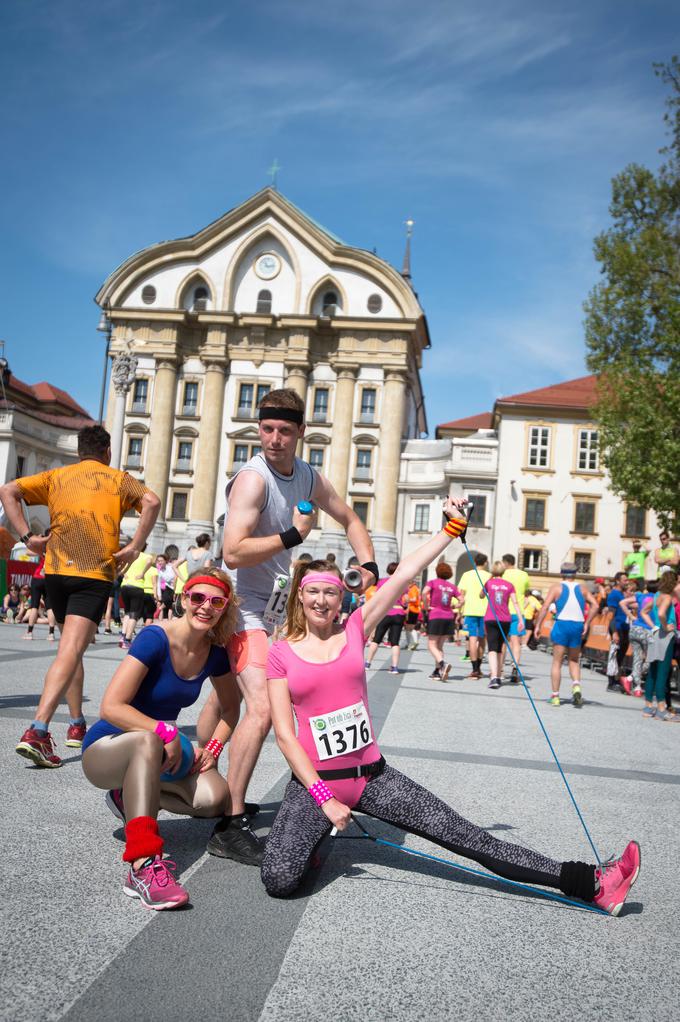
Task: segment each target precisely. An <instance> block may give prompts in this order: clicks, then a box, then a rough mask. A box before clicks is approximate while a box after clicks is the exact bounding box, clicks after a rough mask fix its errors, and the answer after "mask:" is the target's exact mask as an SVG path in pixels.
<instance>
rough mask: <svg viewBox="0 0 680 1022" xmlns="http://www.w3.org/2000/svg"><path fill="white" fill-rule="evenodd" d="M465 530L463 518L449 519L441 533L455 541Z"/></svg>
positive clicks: (465, 524)
mask: <svg viewBox="0 0 680 1022" xmlns="http://www.w3.org/2000/svg"><path fill="white" fill-rule="evenodd" d="M466 528H467V522H466V521H465V519H464V518H449V520H448V522H447V523H446V525H445V526H444V529H443V531H444V532H445V533H446V535H447V536H451V538H452V539H456V538H457V537H458V536H461V535H462V534H463V533H464V532H465V530H466Z"/></svg>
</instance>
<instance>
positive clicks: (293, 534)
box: [279, 525, 302, 550]
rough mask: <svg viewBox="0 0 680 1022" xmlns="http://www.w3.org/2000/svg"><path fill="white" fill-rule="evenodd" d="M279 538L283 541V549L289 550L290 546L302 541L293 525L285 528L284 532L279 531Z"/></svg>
mask: <svg viewBox="0 0 680 1022" xmlns="http://www.w3.org/2000/svg"><path fill="white" fill-rule="evenodd" d="M279 538H280V539H281V542H282V543H283V548H284V550H290V548H291V547H294V546H299V545H300V543H302V536H301V535H300V533H299V532H298V530H297V529H296V528H295V526H294V525H293V526H291V528H290V529H286V531H285V532H280V533H279Z"/></svg>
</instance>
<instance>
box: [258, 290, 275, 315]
mask: <svg viewBox="0 0 680 1022" xmlns="http://www.w3.org/2000/svg"><path fill="white" fill-rule="evenodd" d="M255 311H256V312H262V313H266V314H267V315H268V314H269V313H270V312H271V311H272V293H271V291H267V290H266V288H265V289H263V290H262V291H259V292H258V295H257V308H256V309H255Z"/></svg>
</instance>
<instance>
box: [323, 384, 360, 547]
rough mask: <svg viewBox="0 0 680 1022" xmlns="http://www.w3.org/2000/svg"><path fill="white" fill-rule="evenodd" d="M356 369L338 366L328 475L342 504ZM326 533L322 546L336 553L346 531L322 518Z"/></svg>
mask: <svg viewBox="0 0 680 1022" xmlns="http://www.w3.org/2000/svg"><path fill="white" fill-rule="evenodd" d="M357 369H358V367H357V366H354V365H350V366H339V365H336V366H335V371H336V382H335V396H334V399H333V431H332V433H331V449H330V458H329V462H328V465H327V467H326V473H325V474H326V475H327V476H328V479H329V480H330V482H331V483H332V485H333V488H334V489H335V490H336V491H337V493H338V495H339V496H340V498H341V500H345V501H346V500H347V475H348V469H349V456H350V451H351V448H352V414H353V411H354V386H355V383H356V378H357ZM320 524H321V527H322V529H323V533H322V536H321V542H322V544H324V545H325V546H326V549H327V550H334V549H336V548H337V546H338V543H339V542H341V537H344V531H343V530H342V529H340V527H339V526H338V525H337V524H336V522H335V521H334V520H333V519H332V518H329V516H328V515H325V514H324V515H322V516H321V523H320Z"/></svg>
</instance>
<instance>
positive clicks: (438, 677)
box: [429, 667, 442, 681]
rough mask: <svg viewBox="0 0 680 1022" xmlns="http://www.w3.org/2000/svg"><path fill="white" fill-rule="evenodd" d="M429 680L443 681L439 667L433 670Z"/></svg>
mask: <svg viewBox="0 0 680 1022" xmlns="http://www.w3.org/2000/svg"><path fill="white" fill-rule="evenodd" d="M429 680H430V681H441V680H442V676H441V674H440V673H439V668H438V667H435V669H434V670H433V672H432V674H431V675H430V677H429Z"/></svg>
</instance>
